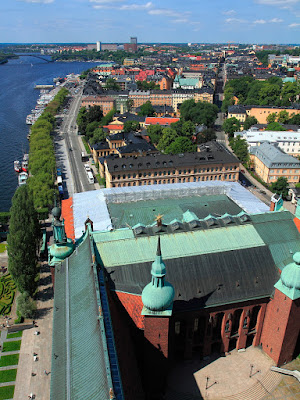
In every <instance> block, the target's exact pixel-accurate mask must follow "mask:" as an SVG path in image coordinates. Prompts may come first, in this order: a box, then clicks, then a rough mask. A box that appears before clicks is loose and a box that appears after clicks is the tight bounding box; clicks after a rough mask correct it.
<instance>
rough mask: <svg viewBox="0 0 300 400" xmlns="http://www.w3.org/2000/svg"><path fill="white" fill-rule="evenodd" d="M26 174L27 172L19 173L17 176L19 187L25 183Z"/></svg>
mask: <svg viewBox="0 0 300 400" xmlns="http://www.w3.org/2000/svg"><path fill="white" fill-rule="evenodd" d="M27 179H28V174H27V172H20V173H19V175H18V182H19V186H22V185H25V184H26V183H27Z"/></svg>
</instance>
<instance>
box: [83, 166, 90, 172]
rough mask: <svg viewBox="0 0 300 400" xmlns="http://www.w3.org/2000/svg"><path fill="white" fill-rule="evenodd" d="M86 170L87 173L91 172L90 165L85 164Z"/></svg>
mask: <svg viewBox="0 0 300 400" xmlns="http://www.w3.org/2000/svg"><path fill="white" fill-rule="evenodd" d="M84 168H85V170H86V172H88V171H90V170H91V167H90V166H89V164H84Z"/></svg>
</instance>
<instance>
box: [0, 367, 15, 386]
mask: <svg viewBox="0 0 300 400" xmlns="http://www.w3.org/2000/svg"><path fill="white" fill-rule="evenodd" d="M16 376H17V370H16V369H8V370H7V371H0V383H3V382H14V381H15V380H16Z"/></svg>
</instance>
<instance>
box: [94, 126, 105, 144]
mask: <svg viewBox="0 0 300 400" xmlns="http://www.w3.org/2000/svg"><path fill="white" fill-rule="evenodd" d="M106 136H107V134H106V133H105V132H104V130H103V128H97V129H95V130H94V132H93V135H92V137H91V139H90V144H91V145H93V144H96V143H99V142H102V141H103V140H104V139H105V138H106Z"/></svg>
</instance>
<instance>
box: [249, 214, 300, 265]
mask: <svg viewBox="0 0 300 400" xmlns="http://www.w3.org/2000/svg"><path fill="white" fill-rule="evenodd" d="M251 220H252V221H253V226H254V228H255V229H256V231H257V232H258V234H259V235H260V236H261V238H262V240H263V241H264V242H265V243H266V244H267V245H268V247H269V249H270V251H271V254H272V257H273V259H274V261H275V264H276V266H277V267H278V268H279V269H280V270H282V269H283V268H284V267H285V266H286V265H287V264H288V263H290V262H292V256H293V254H294V253H295V252H297V251H300V234H299V232H298V229H297V228H296V225H295V224H294V215H293V214H291V213H290V212H289V211H280V212H269V213H264V214H252V215H251ZM274 222H275V223H274Z"/></svg>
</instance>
